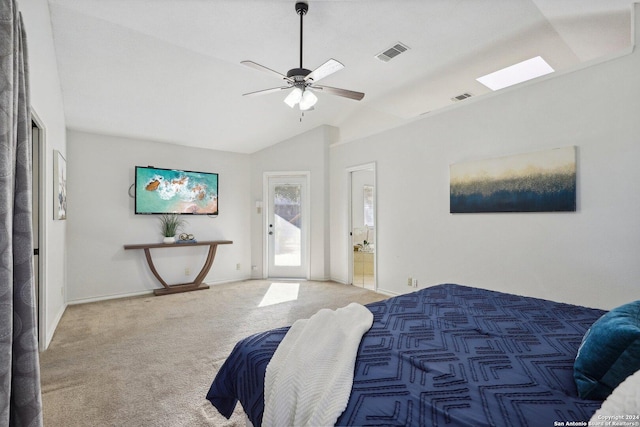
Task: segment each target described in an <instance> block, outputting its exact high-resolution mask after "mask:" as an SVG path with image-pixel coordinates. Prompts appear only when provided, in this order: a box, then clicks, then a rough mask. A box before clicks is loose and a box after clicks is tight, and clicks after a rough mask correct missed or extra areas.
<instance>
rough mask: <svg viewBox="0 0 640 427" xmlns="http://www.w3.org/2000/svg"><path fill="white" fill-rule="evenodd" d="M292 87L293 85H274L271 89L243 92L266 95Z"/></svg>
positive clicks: (244, 94)
mask: <svg viewBox="0 0 640 427" xmlns="http://www.w3.org/2000/svg"><path fill="white" fill-rule="evenodd" d="M290 88H291V86H282V87H273V88H271V89H263V90H257V91H255V92H249V93H243V94H242V96H256V95H266V94H268V93H273V92H278V91H281V90H285V89H290Z"/></svg>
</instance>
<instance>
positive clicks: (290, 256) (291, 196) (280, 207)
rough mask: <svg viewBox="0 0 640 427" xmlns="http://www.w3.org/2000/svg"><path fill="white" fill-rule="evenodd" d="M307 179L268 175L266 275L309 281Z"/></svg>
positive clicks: (305, 177)
mask: <svg viewBox="0 0 640 427" xmlns="http://www.w3.org/2000/svg"><path fill="white" fill-rule="evenodd" d="M308 181H309V177H308V175H307V174H304V175H299V174H296V175H267V188H268V198H267V200H268V207H267V216H266V219H267V223H266V232H267V275H268V277H272V278H296V279H306V278H308V277H309V259H308V258H309V209H308V203H309V202H308V198H309V195H308V193H309V191H308V187H309V182H308Z"/></svg>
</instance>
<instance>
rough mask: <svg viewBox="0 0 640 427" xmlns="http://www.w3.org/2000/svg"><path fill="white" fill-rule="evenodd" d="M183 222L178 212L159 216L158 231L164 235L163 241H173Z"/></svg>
mask: <svg viewBox="0 0 640 427" xmlns="http://www.w3.org/2000/svg"><path fill="white" fill-rule="evenodd" d="M184 224H185V220H183V219H182V217H181V216H180V215H178V214H174V213H172V214H164V215H162V216H161V217H160V233H161V234H162V235H163V236H164V240H163V242H164V243H175V242H176V234H178V230H179V229H180V228H182V226H183V225H184Z"/></svg>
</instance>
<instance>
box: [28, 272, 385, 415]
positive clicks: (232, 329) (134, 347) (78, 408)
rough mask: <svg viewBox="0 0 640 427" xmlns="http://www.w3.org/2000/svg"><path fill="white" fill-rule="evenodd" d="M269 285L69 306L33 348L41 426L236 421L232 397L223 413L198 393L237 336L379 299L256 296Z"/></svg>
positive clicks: (324, 293)
mask: <svg viewBox="0 0 640 427" xmlns="http://www.w3.org/2000/svg"><path fill="white" fill-rule="evenodd" d="M270 286H271V282H269V281H246V282H239V283H232V284H225V285H218V286H213V287H212V288H211V289H208V290H205V291H197V292H188V293H183V294H176V295H167V296H161V297H154V296H148V297H138V298H126V299H118V300H110V301H104V302H98V303H91V304H83V305H74V306H69V307H68V308H67V310H66V312H65V314H64V316H63V317H62V319H61V321H60V324H59V326H58V329H57V330H56V333H55V336H54V337H53V341H52V342H51V345H50V346H49V349H48V350H47V351H45V352H44V353H42V354H41V355H40V363H41V376H42V393H43V396H42V398H43V405H44V423H45V426H47V427H58V426H64V427H71V426H83V427H85V426H154V427H157V426H167V427H177V426H244V414H243V412H242V409H241V407H240V405H238V406H237V408H236V412H235V413H234V415H233V417H232V418H231V420H227V419H226V418H224V417H222V416H221V415H220V414H218V412H217V411H216V409H215V408H214V407H213V406H211V404H210V403H209V402H208V401H207V400H206V399H205V396H206V393H207V391H208V390H209V386H210V385H211V381H212V380H213V378H214V377H215V374H216V372H217V370H218V369H219V367H220V366H221V365H222V363H223V362H224V360H225V358H226V357H227V356H228V354H229V352H230V351H231V349H232V348H233V346H234V345H235V343H236V342H237V341H238V340H240V339H242V338H244V337H246V336H248V335H251V334H253V333H256V332H260V331H264V330H267V329H272V328H277V327H281V326H286V325H291V324H292V323H293V322H294V321H295V320H297V319H302V318H308V317H310V316H311V315H312V314H313V313H315V312H316V311H318V310H319V309H321V308H332V309H335V308H339V307H343V306H345V305H347V304H349V303H350V302H353V301H355V302H360V303H362V304H367V303H369V302H373V301H378V300H381V299H384V298H386V297H385V296H383V295H380V294H376V293H374V292H371V291H368V290H365V289H362V288H357V287H354V286H346V285H340V284H336V283H327V282H301V283H300V286H299V292H298V295H297V298H296V299H295V300H291V301H287V302H280V303H274V302H276V301H278V300H279V298H280V299H282V298H284V299H286V297H287V295H283V293H282V292H279V293H277V292H276V293H275V294H274V293H273V292H270V293H269V296H271V297H272V299H271V300H270V301H266V300H263V298H264V297H265V295H267V292H268V291H269V289H270ZM282 289H284V290H285V291H286V290H287V289H289V287H288V285H287V286H284V288H280V291H282ZM273 290H274V288H272V291H273ZM285 293H286V292H285ZM273 298H275V299H273ZM289 298H291V296H289ZM261 302H262V305H263V306H260V304H261ZM269 303H271V305H265V304H269Z"/></svg>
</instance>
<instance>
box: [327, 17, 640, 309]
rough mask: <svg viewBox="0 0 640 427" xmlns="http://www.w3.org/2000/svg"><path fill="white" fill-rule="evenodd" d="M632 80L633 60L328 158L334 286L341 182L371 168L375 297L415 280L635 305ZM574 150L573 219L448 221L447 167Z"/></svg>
mask: <svg viewBox="0 0 640 427" xmlns="http://www.w3.org/2000/svg"><path fill="white" fill-rule="evenodd" d="M636 19H637V18H636ZM636 28H638V27H636ZM636 44H637V42H636ZM639 75H640V54H638V52H637V51H636V52H635V53H633V54H630V55H626V56H623V57H619V58H617V59H613V60H610V61H608V62H605V63H601V64H597V65H593V66H590V67H588V68H585V69H581V70H578V71H575V72H572V73H567V74H564V75H558V76H553V77H550V78H547V79H541V80H539V81H536V82H531V83H529V84H525V85H522V86H520V87H517V88H511V89H506V90H504V91H503V92H500V93H496V94H494V95H493V96H488V97H485V98H477V99H475V100H470V101H472V102H468V103H467V104H466V105H465V106H462V105H460V107H458V108H454V109H450V110H448V111H443V112H441V113H439V114H432V115H430V116H427V117H425V118H424V119H421V120H419V121H416V122H414V123H411V124H408V125H406V126H403V127H401V128H397V129H394V130H391V131H387V132H384V133H381V134H378V135H375V136H371V137H367V138H364V139H361V140H359V141H357V142H353V143H349V144H344V145H336V146H333V147H332V148H331V149H330V164H331V174H330V176H331V236H332V238H331V249H332V251H331V255H332V256H331V277H332V278H333V279H335V280H338V281H344V280H345V279H346V276H347V271H348V270H347V259H348V254H347V252H346V251H347V244H346V239H344V238H342V237H341V236H343V235H344V233H345V231H346V228H347V222H346V219H347V215H346V212H347V200H346V197H347V196H346V191H345V186H346V182H347V181H346V180H347V174H346V171H345V170H346V168H347V167H350V166H353V165H357V164H362V163H369V162H373V161H375V162H376V163H377V197H378V198H377V208H378V211H377V212H378V217H377V220H378V222H377V224H376V228H377V241H376V252H377V255H378V258H377V261H378V271H377V273H378V284H379V287H380V289H381V290H383V291H386V292H389V293H405V292H409V291H412V290H413V289H412V288H409V287H407V285H406V282H407V277H409V276H411V277H414V278H417V279H418V281H419V284H420V287H425V286H429V285H433V284H437V283H443V282H454V283H460V284H467V285H471V286H478V287H484V288H491V289H496V290H501V291H507V292H513V293H518V294H523V295H533V296H537V297H543V298H548V299H554V300H559V301H566V302H571V303H577V304H583V305H587V306H593V307H601V308H612V307H614V306H616V305H618V304H621V303H624V302H627V301H630V300H634V299H640V286H639V283H640V263H639V262H638V254H640V191H638V182H640V168H639V167H638V160H639V159H640V78H638V76H639ZM571 145H575V146H577V147H578V149H577V153H578V154H577V157H578V159H577V161H578V182H577V191H578V210H577V212H575V213H535V214H533V213H517V214H456V215H452V214H450V213H449V165H450V164H451V163H456V162H461V161H466V160H473V159H484V158H491V157H497V156H504V155H509V154H515V153H526V152H530V151H536V150H542V149H547V148H556V147H566V146H571Z"/></svg>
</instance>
